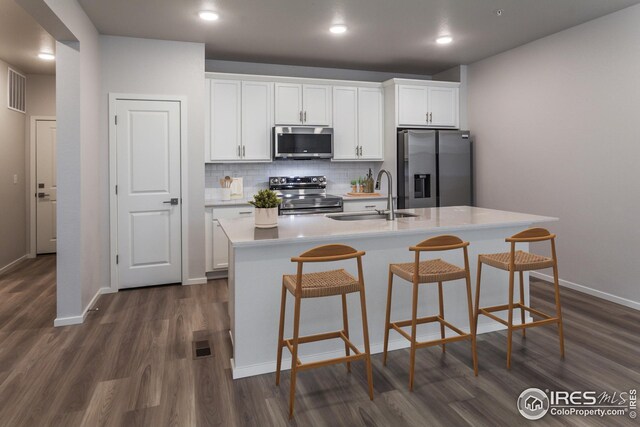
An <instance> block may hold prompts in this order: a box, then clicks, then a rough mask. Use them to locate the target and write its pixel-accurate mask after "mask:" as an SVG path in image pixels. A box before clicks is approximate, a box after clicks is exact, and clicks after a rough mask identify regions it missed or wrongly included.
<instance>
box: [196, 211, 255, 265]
mask: <svg viewBox="0 0 640 427" xmlns="http://www.w3.org/2000/svg"><path fill="white" fill-rule="evenodd" d="M253 215H254V210H253V207H252V206H249V205H247V206H222V207H213V208H206V209H205V211H204V218H205V233H206V237H205V256H206V263H205V264H206V269H207V271H217V270H226V269H227V268H228V267H229V239H227V235H226V234H224V231H223V230H222V227H221V226H220V222H219V221H218V220H219V219H222V218H241V217H245V216H249V217H253Z"/></svg>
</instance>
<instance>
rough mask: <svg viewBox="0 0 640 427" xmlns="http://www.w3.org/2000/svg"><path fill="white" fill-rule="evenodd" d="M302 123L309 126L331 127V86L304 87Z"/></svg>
mask: <svg viewBox="0 0 640 427" xmlns="http://www.w3.org/2000/svg"><path fill="white" fill-rule="evenodd" d="M302 101H303V104H302V105H303V108H302V110H303V113H302V122H303V123H304V124H305V125H309V126H331V86H327V85H302Z"/></svg>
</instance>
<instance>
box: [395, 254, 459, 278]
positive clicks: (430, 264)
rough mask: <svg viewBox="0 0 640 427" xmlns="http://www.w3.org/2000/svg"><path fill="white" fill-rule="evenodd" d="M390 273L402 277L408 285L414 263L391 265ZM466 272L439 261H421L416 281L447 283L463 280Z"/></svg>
mask: <svg viewBox="0 0 640 427" xmlns="http://www.w3.org/2000/svg"><path fill="white" fill-rule="evenodd" d="M389 267H390V268H391V272H392V273H393V274H396V275H397V276H399V277H402V278H403V279H404V280H406V281H407V282H409V283H412V282H413V273H414V271H415V269H416V264H415V263H414V262H405V263H402V264H391V265H390V266H389ZM465 277H467V272H466V271H465V270H464V269H463V268H460V267H458V266H457V265H453V264H449V263H448V262H446V261H443V260H441V259H432V260H429V261H422V262H420V264H419V267H418V280H419V281H420V283H435V282H447V281H449V280H458V279H464V278H465Z"/></svg>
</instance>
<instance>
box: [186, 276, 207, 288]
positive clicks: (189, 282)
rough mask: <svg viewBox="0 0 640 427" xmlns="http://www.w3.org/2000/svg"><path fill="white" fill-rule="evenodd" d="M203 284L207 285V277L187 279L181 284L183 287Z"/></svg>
mask: <svg viewBox="0 0 640 427" xmlns="http://www.w3.org/2000/svg"><path fill="white" fill-rule="evenodd" d="M204 283H207V277H206V276H205V277H195V278H193V279H187V281H186V282H182V285H183V286H190V285H202V284H204Z"/></svg>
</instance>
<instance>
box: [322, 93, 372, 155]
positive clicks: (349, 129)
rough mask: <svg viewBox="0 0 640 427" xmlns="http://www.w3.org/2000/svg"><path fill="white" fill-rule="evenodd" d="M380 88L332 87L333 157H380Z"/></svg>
mask: <svg viewBox="0 0 640 427" xmlns="http://www.w3.org/2000/svg"><path fill="white" fill-rule="evenodd" d="M382 99H383V97H382V88H369V87H343V86H335V87H334V88H333V159H334V160H382V153H383V121H384V118H383V112H382V109H383V103H382Z"/></svg>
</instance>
